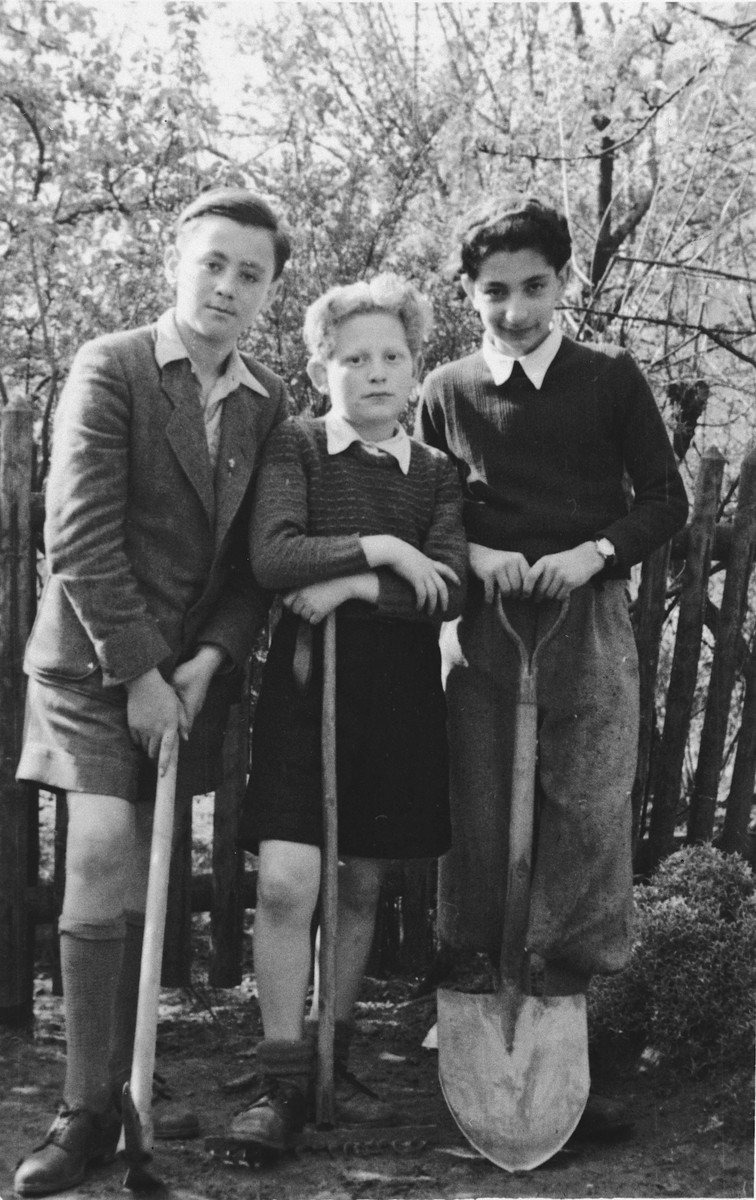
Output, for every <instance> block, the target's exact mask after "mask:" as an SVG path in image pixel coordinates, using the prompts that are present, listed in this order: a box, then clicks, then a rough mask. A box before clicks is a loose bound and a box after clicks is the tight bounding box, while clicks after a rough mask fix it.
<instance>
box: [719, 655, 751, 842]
mask: <svg viewBox="0 0 756 1200" xmlns="http://www.w3.org/2000/svg"><path fill="white" fill-rule="evenodd" d="M744 682H745V694H744V697H743V711H742V713H741V717H740V732H739V734H738V748H737V751H736V753H735V763H734V765H733V768H732V781H731V783H730V794H729V796H728V797H727V807H726V809H725V819H724V826H723V828H722V838H721V841H720V843H719V844H720V847H721V849H722V850H725V851H727V852H728V853H730V854H731V853H734V852H737V853H738V854H742V855H743V856H744V857H745V858H747V857H748V855H749V854H750V850H751V839H750V837H749V835H748V827H749V824H750V819H751V809H752V808H753V803H754V786H756V640H754V643H753V645H752V647H751V653H750V655H749V658H748V662H747V664H746V669H745V672H744Z"/></svg>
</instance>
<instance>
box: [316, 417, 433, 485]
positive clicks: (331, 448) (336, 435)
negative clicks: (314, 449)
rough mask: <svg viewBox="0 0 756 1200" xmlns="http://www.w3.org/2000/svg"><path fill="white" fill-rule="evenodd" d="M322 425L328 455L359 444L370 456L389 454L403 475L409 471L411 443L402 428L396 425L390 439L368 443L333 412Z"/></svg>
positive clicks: (339, 452) (351, 426)
mask: <svg viewBox="0 0 756 1200" xmlns="http://www.w3.org/2000/svg"><path fill="white" fill-rule="evenodd" d="M324 424H325V430H326V450H327V451H328V453H329V454H341V452H342V451H343V450H346V448H347V446H351V444H352V442H361V443H362V445H363V446H364V447H365V449H366V450H368V451H369V452H370V453H372V454H375V453H379V452H381V451H383V452H384V453H385V454H390V455H391V456H392V457H393V458H395V459H396V461H397V462H398V463H399V466H400V468H401V471H402V474H403V475H406V474H407V472H408V471H409V468H410V456H411V453H412V442H411V441H410V439H409V436H408V434H407V431H406V429H404V428H403V426H401V425H397V427H396V430H395V432H394V433H393V434H392V435H391V437H390V438H386V439H385V440H384V441H382V442H368V441H366V439H365V438H363V437H360V435H359V433H358V432H357V430H356V429H355V428H354V426H353V425H350V424H349V422H348V421H347V420H345V418H344V417H340V416H338V415H337V414H336V413H335V412H333V410H331V411H330V412H327V413H326V415H325V418H324Z"/></svg>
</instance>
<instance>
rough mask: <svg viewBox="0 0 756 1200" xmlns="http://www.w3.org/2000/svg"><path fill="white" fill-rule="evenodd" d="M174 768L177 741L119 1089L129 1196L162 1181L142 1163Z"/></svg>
mask: <svg viewBox="0 0 756 1200" xmlns="http://www.w3.org/2000/svg"><path fill="white" fill-rule="evenodd" d="M177 765H178V739H177V738H176V739H175V740H174V743H173V746H172V749H171V756H170V758H169V760H168V767H167V770H166V772H165V774H164V775H160V774H159V775H158V783H157V791H156V794H155V815H154V818H153V825H152V844H151V848H150V873H149V877H148V882H147V908H146V912H145V920H144V942H143V944H142V961H141V967H140V972H139V996H138V999H137V1019H136V1031H135V1035H134V1054H133V1058H132V1061H131V1080H130V1082H129V1083H125V1084H124V1085H123V1133H122V1135H121V1144H120V1145H119V1150H122V1151H123V1155H124V1158H125V1161H126V1168H127V1169H126V1175H125V1177H124V1180H123V1184H124V1187H127V1188H130V1189H131V1191H133V1192H154V1191H158V1190H163V1187H164V1185H163V1183H162V1181H161V1180H159V1179H157V1178H155V1176H154V1175H152V1174H151V1173H150V1172H149V1171H148V1170H147V1168H146V1165H145V1164H146V1163H148V1162H150V1160H151V1159H152V1146H153V1123H152V1076H153V1072H154V1070H155V1041H156V1037H157V1020H158V1004H159V1001H160V971H161V967H162V962H163V940H164V937H165V914H166V908H167V904H168V876H169V871H170V865H171V849H172V842H173V810H174V803H175V798H176V768H177Z"/></svg>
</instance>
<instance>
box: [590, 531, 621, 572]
mask: <svg viewBox="0 0 756 1200" xmlns="http://www.w3.org/2000/svg"><path fill="white" fill-rule="evenodd" d="M593 544H594V546H595V547H596V549H597V550H598V552H599V554H600V555H601V557H602V558H603V560H604V566H605V567H613V566H614V564H615V562H616V560H617V551H616V550H615V549H614V546H613V545H612V543H611V542H610V541H609V538H605V537H602V538H596V540H595V542H594V543H593Z"/></svg>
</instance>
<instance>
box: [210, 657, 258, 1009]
mask: <svg viewBox="0 0 756 1200" xmlns="http://www.w3.org/2000/svg"><path fill="white" fill-rule="evenodd" d="M244 695H245V699H244V700H243V701H242V702H241V704H238V705H234V707H233V708H232V709H231V711H230V713H229V722H228V729H227V731H226V738H225V741H224V743H223V776H224V778H223V783H222V784H221V786H220V787H219V788H218V789H217V790H216V793H215V808H214V811H213V891H212V899H211V905H212V907H211V909H210V930H211V936H212V949H211V953H210V970H209V973H208V979H209V982H210V984H211V985H212V986H213V987H236V985H237V984H239V983H241V978H242V941H243V933H244V896H243V884H244V851H243V850H240V849H239V847H238V846H237V844H236V836H237V833H238V830H239V814H240V811H241V802H242V797H243V796H244V789H245V786H246V782H247V760H248V754H249V709H250V704H249V679H248V677H247V679H246V686H245V688H244Z"/></svg>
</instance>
